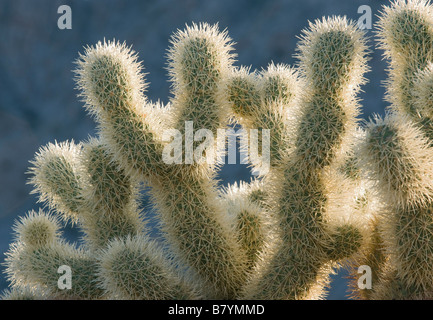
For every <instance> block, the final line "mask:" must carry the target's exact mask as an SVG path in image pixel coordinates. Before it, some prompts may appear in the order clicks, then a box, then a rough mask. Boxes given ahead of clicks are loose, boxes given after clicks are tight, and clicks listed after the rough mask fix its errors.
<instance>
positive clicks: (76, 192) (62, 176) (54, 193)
mask: <svg viewBox="0 0 433 320" xmlns="http://www.w3.org/2000/svg"><path fill="white" fill-rule="evenodd" d="M80 152H81V146H80V145H76V144H75V143H74V142H73V141H72V142H62V143H57V142H56V143H54V144H53V143H49V144H48V145H47V146H45V147H42V148H41V149H40V150H39V152H38V153H37V154H36V156H35V160H33V161H32V162H31V164H32V167H30V169H29V174H31V175H32V177H31V178H30V180H29V183H30V184H32V185H33V186H34V189H33V191H32V193H38V194H39V201H40V202H44V203H45V204H47V205H48V206H49V207H50V208H51V209H55V210H56V211H57V212H59V213H61V216H62V218H64V219H65V220H72V221H73V222H76V221H77V220H78V211H79V207H80V205H81V201H82V199H81V191H82V182H81V177H80V170H81V168H80V162H79V155H80Z"/></svg>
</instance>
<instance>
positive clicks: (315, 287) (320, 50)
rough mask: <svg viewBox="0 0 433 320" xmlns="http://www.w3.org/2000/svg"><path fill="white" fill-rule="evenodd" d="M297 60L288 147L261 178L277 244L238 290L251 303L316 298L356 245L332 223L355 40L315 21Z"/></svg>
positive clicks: (355, 234) (350, 123) (358, 76)
mask: <svg viewBox="0 0 433 320" xmlns="http://www.w3.org/2000/svg"><path fill="white" fill-rule="evenodd" d="M299 52H300V53H299V56H298V57H299V58H300V69H301V74H302V75H303V76H304V81H305V83H304V86H305V87H304V90H303V93H302V95H301V101H300V108H299V111H298V112H299V114H298V117H299V118H298V117H297V118H296V121H295V123H294V124H292V125H293V126H294V127H295V131H294V137H293V141H294V142H293V147H291V150H289V153H288V155H287V156H286V157H285V158H284V159H283V161H282V162H281V165H280V166H279V168H276V170H275V172H273V173H272V174H271V175H270V176H269V177H267V179H269V181H273V182H274V183H273V184H272V185H273V188H272V191H271V192H270V199H269V207H270V208H272V209H273V210H274V214H275V216H276V218H277V220H278V227H279V234H278V236H279V237H280V240H279V241H277V244H276V246H275V248H274V252H273V253H272V254H270V255H269V261H268V262H267V263H266V264H265V265H264V266H263V269H262V270H261V271H260V273H259V276H258V277H256V278H255V279H253V281H251V282H250V284H249V286H248V287H247V288H246V290H245V296H246V297H248V298H253V299H311V298H319V297H321V296H322V294H323V288H324V285H325V284H326V283H327V281H328V274H329V272H330V269H329V266H330V262H331V261H334V259H340V258H343V257H346V256H347V255H351V254H353V252H354V251H355V250H357V249H358V248H359V245H360V244H361V242H362V233H361V232H360V231H359V230H357V228H356V227H355V226H354V224H342V225H340V226H338V225H337V224H335V221H339V220H341V219H339V217H333V215H339V212H341V211H344V209H345V208H346V207H349V204H347V205H346V204H345V202H344V201H346V202H350V199H351V198H350V197H349V198H348V199H346V198H345V197H343V196H342V192H341V191H340V190H339V189H338V188H340V187H341V185H346V182H345V181H344V178H343V175H342V174H338V171H337V170H336V168H337V167H340V166H341V165H342V164H344V161H345V160H346V158H347V156H346V155H347V152H348V150H349V149H350V147H351V143H352V142H351V141H352V140H353V137H354V136H355V131H356V116H357V115H358V105H357V102H356V98H355V94H356V93H357V91H358V90H359V86H360V85H361V84H362V83H363V82H364V79H363V73H364V72H365V71H366V60H367V59H366V57H365V54H366V45H365V40H364V39H363V33H362V32H361V31H359V30H358V29H357V28H356V26H355V25H354V23H351V22H348V21H347V20H346V19H345V18H330V19H326V20H325V19H324V20H323V21H316V23H315V24H311V25H310V29H309V30H307V31H304V36H303V38H302V42H301V44H300V46H299ZM337 180H338V181H340V186H338V187H337V185H338V183H337V182H336V181H337ZM343 188H344V187H343ZM344 199H346V200H344ZM338 201H343V203H341V202H338ZM337 202H338V203H337ZM339 207H341V208H340V209H339ZM343 220H344V219H343Z"/></svg>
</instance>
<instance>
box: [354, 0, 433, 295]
mask: <svg viewBox="0 0 433 320" xmlns="http://www.w3.org/2000/svg"><path fill="white" fill-rule="evenodd" d="M432 17H433V7H432V6H431V5H430V4H429V3H428V2H427V1H417V0H409V1H400V0H398V1H395V2H394V3H392V5H391V6H389V7H386V8H385V9H384V11H383V12H382V15H381V18H380V23H379V26H380V27H379V32H378V34H379V42H380V45H381V47H382V49H384V50H385V57H386V58H387V59H388V61H389V65H390V68H389V81H388V82H387V93H388V100H389V101H390V102H391V106H390V107H389V112H388V114H387V115H386V116H385V118H384V119H381V118H379V117H377V118H376V119H375V120H373V121H371V122H370V123H369V124H368V125H367V127H366V134H365V138H364V139H363V141H362V143H361V145H360V148H359V159H360V163H361V164H362V166H363V167H364V169H365V170H366V172H367V173H368V174H369V175H370V177H371V178H372V180H373V181H375V182H376V187H377V188H376V190H377V192H378V195H379V196H380V199H381V200H382V203H383V204H384V208H383V209H382V210H381V211H380V214H379V215H378V216H377V219H376V224H375V229H376V230H377V231H376V241H375V245H373V246H372V247H371V251H370V252H367V254H366V256H365V259H364V261H363V263H365V264H370V265H371V266H372V267H374V268H375V278H376V282H375V285H374V287H373V290H372V291H371V292H370V293H368V295H365V294H364V295H363V294H362V293H361V295H362V296H363V297H364V298H369V299H426V298H431V297H432V289H433V282H432V280H431V272H432V265H433V260H432V258H433V254H432V253H433V251H432V250H433V238H432V231H433V230H432V224H431V219H432V214H431V210H432V208H433V203H432V190H433V189H432V181H433V180H432V172H433V171H432V163H433V149H432V147H431V142H432V140H431V139H432V138H433V136H432V121H431V118H430V112H431V111H430V109H429V105H430V103H431V102H430V100H429V95H430V94H431V90H430V88H431V87H430V83H431V71H430V70H431V69H430V67H429V63H430V61H431V60H432V58H433V42H432V39H433V38H432V37H433V18H432Z"/></svg>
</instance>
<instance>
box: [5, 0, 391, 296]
mask: <svg viewBox="0 0 433 320" xmlns="http://www.w3.org/2000/svg"><path fill="white" fill-rule="evenodd" d="M387 3H388V1H377V0H374V1H373V0H371V1H370V0H360V1H359V0H352V1H347V0H326V1H317V0H302V1H299V0H296V1H283V0H276V1H264V0H262V1H259V0H215V1H199V0H158V1H156V0H154V1H139V0H136V1H120V0H119V1H114V0H98V1H84V0H81V1H66V0H65V1H48V0H38V1H32V0H27V1H24V0H10V1H8V0H0V263H2V262H3V260H4V252H6V251H7V250H8V247H9V244H10V243H11V242H12V241H13V237H12V226H13V222H14V220H15V219H16V218H17V217H18V216H20V215H24V214H25V213H26V212H27V211H28V210H30V209H37V208H38V207H39V206H40V204H38V203H37V202H36V201H37V199H36V197H35V196H34V195H29V192H30V191H31V186H29V185H27V184H26V182H27V179H28V176H27V175H26V174H25V172H26V170H27V168H28V165H29V160H32V158H33V156H34V154H35V152H36V151H38V149H39V147H40V146H42V145H45V144H47V143H48V142H54V141H55V140H57V141H64V140H68V139H74V140H75V141H76V142H78V141H80V140H85V139H87V138H88V136H89V135H94V134H95V124H94V122H93V120H92V119H91V118H90V117H89V116H87V115H86V113H85V110H84V108H83V107H82V105H83V104H82V102H80V101H79V99H78V98H77V94H78V91H77V90H76V89H75V83H74V80H73V77H74V75H73V72H72V70H73V69H74V68H75V65H74V61H75V60H76V59H77V57H78V52H83V47H84V46H86V45H93V44H95V43H96V42H97V41H99V40H103V39H104V38H105V39H107V40H111V39H113V38H115V39H117V40H120V41H121V42H123V41H126V43H127V44H128V45H133V49H134V50H135V51H137V52H138V53H139V59H140V60H141V61H143V64H144V66H145V68H146V69H145V71H146V72H147V73H149V74H148V75H147V80H148V81H149V82H150V87H149V90H148V96H149V98H150V99H151V100H158V99H160V100H161V101H162V102H167V101H168V96H169V86H170V84H169V83H168V82H167V79H168V77H167V71H166V69H165V67H166V66H167V65H166V59H165V57H166V49H167V48H168V41H169V38H170V36H171V35H172V33H173V32H174V31H176V30H177V29H183V28H184V26H185V24H186V23H187V24H190V23H191V22H197V23H198V22H208V23H210V24H213V23H217V22H218V23H219V27H220V29H225V28H227V29H228V32H229V35H230V36H231V38H232V39H233V40H234V41H235V42H236V45H235V46H234V47H235V50H236V53H237V55H238V57H237V59H238V62H237V63H236V64H237V65H241V64H242V65H246V66H251V67H252V69H261V68H265V67H266V66H267V65H268V63H269V62H271V61H274V62H275V63H287V64H294V63H295V62H296V60H295V59H294V58H293V54H294V53H295V47H296V43H297V41H298V40H297V38H296V37H297V36H298V35H300V33H301V30H302V29H304V28H306V27H307V26H308V20H310V21H314V20H315V19H320V18H321V17H322V16H331V15H346V16H347V17H349V18H351V19H353V20H358V18H359V17H360V14H358V13H357V11H358V7H359V6H361V5H369V6H370V7H371V9H372V12H373V30H368V31H367V35H368V36H369V37H370V38H371V39H370V40H369V45H370V48H371V50H372V53H371V54H370V56H371V61H370V62H369V64H370V66H371V68H372V71H371V72H369V73H368V74H367V77H368V78H369V83H368V84H367V85H365V86H364V87H363V90H364V92H363V93H362V94H361V98H362V105H363V117H364V118H368V117H369V116H370V115H371V114H372V113H379V114H383V112H384V108H385V103H384V100H383V94H384V88H383V85H382V81H383V80H384V79H385V78H386V73H385V68H386V65H385V62H384V61H383V60H382V52H381V51H380V50H378V49H375V45H376V43H375V41H374V39H373V38H374V36H373V35H374V24H375V22H376V21H377V18H376V17H375V15H376V14H378V13H379V11H380V10H381V6H382V4H387ZM62 4H67V5H69V6H70V7H71V9H72V29H71V30H60V29H58V27H57V20H58V18H59V17H60V15H61V14H58V13H57V9H58V7H59V6H60V5H62ZM220 178H221V180H222V181H221V184H222V185H226V184H227V183H232V182H234V181H239V180H249V179H250V175H249V172H248V170H247V169H246V168H245V166H241V165H225V166H224V167H223V169H222V171H221V173H220ZM69 234H70V235H71V237H72V238H73V237H74V235H75V233H74V230H72V231H71V230H69ZM3 269H4V267H3V266H1V267H0V271H2V270H3ZM344 275H345V274H344V272H340V273H339V274H338V275H336V276H334V277H333V278H334V281H333V282H332V288H331V290H330V294H329V296H328V299H347V292H346V281H345V279H344ZM6 286H7V282H6V280H5V277H4V275H3V274H0V291H2V290H3V289H4V288H6Z"/></svg>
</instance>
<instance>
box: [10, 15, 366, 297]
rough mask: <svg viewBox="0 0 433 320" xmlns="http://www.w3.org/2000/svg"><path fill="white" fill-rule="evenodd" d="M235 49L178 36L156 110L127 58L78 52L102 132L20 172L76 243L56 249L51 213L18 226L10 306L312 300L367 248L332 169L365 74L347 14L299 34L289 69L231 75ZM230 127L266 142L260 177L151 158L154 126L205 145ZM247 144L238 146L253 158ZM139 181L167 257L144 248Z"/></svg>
mask: <svg viewBox="0 0 433 320" xmlns="http://www.w3.org/2000/svg"><path fill="white" fill-rule="evenodd" d="M232 49H233V48H232V42H231V39H230V38H229V37H228V35H227V32H226V31H223V32H220V31H219V30H218V26H217V25H214V26H211V25H208V24H206V23H202V24H193V25H191V26H186V28H185V30H183V31H178V32H177V33H176V34H174V36H173V37H172V39H171V47H170V49H169V51H168V60H169V66H168V69H169V75H170V78H171V81H172V94H173V97H172V98H171V100H170V103H169V104H168V105H166V106H164V105H162V104H161V103H159V102H158V103H152V102H150V101H148V100H147V98H146V97H145V96H144V91H145V89H146V88H147V84H146V83H145V81H144V78H143V75H142V66H141V64H140V63H139V62H138V61H137V55H136V54H135V53H134V52H133V51H132V50H131V48H129V47H127V46H126V45H125V44H120V43H118V42H115V41H108V42H107V41H104V42H99V43H97V44H96V45H95V46H94V47H87V48H86V49H85V53H84V54H83V55H80V58H79V60H78V62H77V64H78V68H77V71H76V73H77V84H78V88H79V89H80V90H81V96H82V97H83V98H84V101H85V104H86V105H85V107H86V109H87V111H88V112H89V113H90V114H91V115H92V116H94V118H95V119H96V121H97V122H98V134H99V137H98V138H97V139H96V138H92V139H90V140H89V141H87V142H84V143H82V144H80V145H75V144H74V143H63V144H55V145H51V144H50V145H48V146H47V147H45V148H44V149H42V150H41V151H40V153H38V155H37V157H36V160H35V161H34V162H33V165H34V166H33V168H32V169H31V170H30V172H31V173H32V174H33V177H32V179H31V182H32V183H33V184H34V186H35V192H38V193H39V194H40V198H41V200H42V201H45V202H47V203H48V204H49V206H50V208H53V209H56V211H58V212H60V213H61V214H63V216H64V217H67V218H73V221H75V222H77V221H78V222H79V226H80V227H81V228H82V229H83V231H84V233H85V235H84V237H83V239H84V245H83V246H81V247H79V248H77V247H76V246H75V245H70V244H68V243H65V242H64V241H63V240H62V239H61V237H60V234H59V228H58V224H57V220H56V219H54V218H52V216H51V215H45V214H42V213H41V214H39V215H36V214H34V213H33V214H30V215H29V216H28V217H27V218H24V219H22V221H21V224H20V223H18V224H17V227H16V232H17V239H16V242H15V243H14V244H13V245H12V246H11V249H10V251H9V252H8V257H7V272H8V276H9V279H10V281H11V282H12V285H13V286H14V287H16V288H18V289H19V290H20V291H19V292H18V291H17V292H16V293H14V292H10V293H9V294H8V293H6V295H8V296H13V295H14V294H15V296H19V295H20V294H21V295H22V296H23V297H26V296H28V294H27V293H26V287H27V286H28V285H30V286H32V287H34V288H35V290H36V291H35V296H37V295H36V294H37V293H43V296H44V297H49V298H68V299H77V298H81V299H82V298H92V299H93V298H96V299H97V298H115V299H193V298H198V297H200V298H213V299H233V298H253V299H312V298H319V297H322V295H323V293H324V286H325V284H327V282H328V275H329V273H330V272H331V271H332V268H331V267H332V266H334V265H335V263H336V262H340V261H341V260H342V259H346V258H348V257H351V256H353V254H354V253H355V252H356V251H357V250H358V248H359V247H360V246H362V245H363V244H364V242H365V238H366V236H365V235H364V233H365V230H364V229H365V228H364V229H363V228H360V227H359V225H358V224H362V223H364V220H363V219H362V217H360V216H361V215H362V213H363V212H364V211H365V210H361V208H360V207H361V206H358V204H359V203H358V202H359V201H358V198H357V197H358V196H361V195H362V193H360V192H357V189H358V187H359V184H358V182H357V181H356V182H354V181H352V180H350V179H351V177H348V176H347V172H346V171H344V170H341V168H342V167H344V165H345V164H346V163H347V162H348V158H349V156H350V155H351V154H350V152H349V151H350V149H351V147H352V138H353V137H354V136H355V132H354V131H355V130H354V128H355V127H356V116H357V115H358V105H357V98H356V96H355V95H356V93H357V92H358V91H359V87H360V85H362V84H363V83H364V79H363V73H364V72H365V71H366V58H365V51H366V46H365V40H363V34H362V32H360V31H359V30H357V29H356V27H355V25H354V24H353V23H351V22H349V21H347V20H346V19H345V18H330V19H324V20H322V21H316V22H315V23H314V24H311V25H310V29H309V30H307V31H305V32H304V35H303V37H302V41H301V43H300V46H299V57H300V72H299V71H297V70H295V69H294V68H291V67H289V66H287V65H284V64H274V63H271V64H269V65H268V67H267V69H266V70H262V71H261V72H250V70H249V69H248V68H245V67H239V68H235V67H233V62H234V57H235V55H234V54H233V53H232ZM229 120H232V121H234V122H235V121H237V120H239V122H240V123H241V124H242V126H244V128H245V129H258V130H259V131H261V133H262V136H264V132H265V131H264V130H267V129H269V130H270V131H271V132H270V159H269V164H270V167H269V170H266V171H265V170H261V169H262V164H263V163H262V162H263V160H260V159H256V158H254V157H252V156H251V155H250V161H251V163H252V166H253V167H254V168H255V169H257V170H258V171H259V173H260V178H259V179H258V180H255V181H254V182H252V183H250V184H245V183H241V184H240V185H239V186H237V185H233V186H230V187H228V188H227V189H225V190H222V191H219V190H218V188H217V181H216V179H215V170H216V169H217V165H215V164H214V162H213V161H211V163H209V162H200V163H198V162H193V163H187V162H186V161H185V162H184V163H180V164H172V165H171V164H167V163H165V162H164V161H163V160H164V159H163V150H164V148H165V147H166V146H167V144H168V143H167V141H165V138H164V139H163V135H164V131H165V130H166V129H175V130H178V132H180V133H181V134H183V138H185V139H187V138H188V137H186V134H187V133H189V134H190V133H191V132H188V130H187V129H186V126H187V122H188V123H189V122H192V123H193V132H192V134H193V135H194V134H195V133H197V132H198V130H200V129H207V130H210V131H211V132H212V134H214V136H215V135H216V134H217V132H218V129H224V127H225V126H226V125H227V123H228V122H229ZM185 141H186V140H185ZM201 142H202V141H197V140H195V141H193V149H195V147H197V146H199V144H200V143H201ZM214 142H215V141H214ZM259 145H261V143H260V142H257V144H256V145H254V143H253V141H251V140H250V146H249V148H255V147H258V146H259ZM182 146H183V147H184V148H183V149H182V160H186V142H185V143H183V142H182ZM257 149H258V150H260V148H257ZM206 155H207V154H206ZM259 155H260V151H258V155H257V156H259ZM216 158H217V153H213V154H212V159H211V160H215V159H216ZM349 162H350V161H349ZM142 181H145V182H146V183H147V185H148V186H150V187H151V188H150V194H151V196H152V199H153V201H154V205H155V207H156V212H157V214H158V215H159V218H160V228H161V231H162V234H163V236H164V239H163V241H162V244H163V245H164V246H160V245H161V243H158V242H155V241H153V240H151V239H150V238H149V236H148V234H147V233H148V232H147V230H146V229H145V225H144V222H143V221H142V218H141V216H140V214H139V211H140V209H139V204H138V194H139V187H138V186H139V183H140V182H142ZM357 201H358V202H357ZM355 211H356V212H358V214H359V217H358V218H359V219H358V220H356V219H355V220H354V219H353V215H352V212H355ZM342 212H344V214H342ZM347 212H350V213H347ZM61 265H67V266H70V267H71V269H72V271H73V289H72V290H70V291H61V290H59V288H58V287H56V285H57V280H58V274H57V268H58V267H59V266H61ZM188 282H189V283H188ZM187 283H188V284H187ZM20 292H21V293H20ZM196 292H197V293H196Z"/></svg>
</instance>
